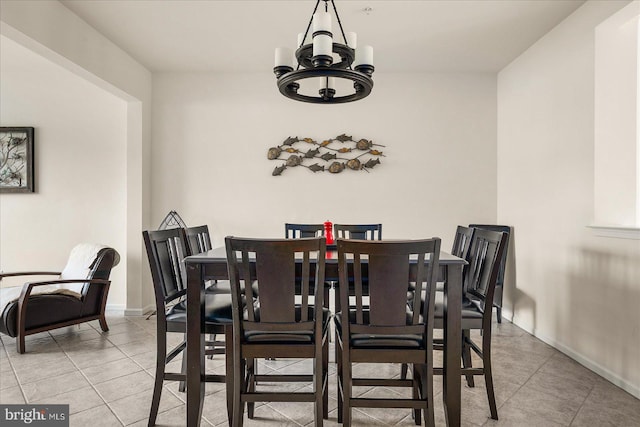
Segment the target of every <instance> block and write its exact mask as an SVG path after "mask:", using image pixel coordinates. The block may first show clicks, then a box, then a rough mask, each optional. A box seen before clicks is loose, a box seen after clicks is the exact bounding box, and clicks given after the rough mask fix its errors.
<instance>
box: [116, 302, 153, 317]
mask: <svg viewBox="0 0 640 427" xmlns="http://www.w3.org/2000/svg"><path fill="white" fill-rule="evenodd" d="M155 309H156V306H155V305H154V304H150V305H148V306H146V307H143V308H127V309H125V310H124V312H123V314H124V315H125V316H146V315H147V314H149V313H151V312H153V311H154V310H155Z"/></svg>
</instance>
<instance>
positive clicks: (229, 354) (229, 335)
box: [224, 325, 235, 425]
mask: <svg viewBox="0 0 640 427" xmlns="http://www.w3.org/2000/svg"><path fill="white" fill-rule="evenodd" d="M224 360H225V365H226V366H225V368H226V369H225V383H226V387H227V418H228V419H229V425H232V422H233V396H234V389H233V386H234V381H235V380H234V377H233V326H231V325H226V326H225V327H224ZM229 377H231V378H229Z"/></svg>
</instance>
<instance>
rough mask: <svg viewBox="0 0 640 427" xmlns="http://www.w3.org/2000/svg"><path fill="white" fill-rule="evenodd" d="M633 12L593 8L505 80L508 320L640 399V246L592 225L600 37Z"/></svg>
mask: <svg viewBox="0 0 640 427" xmlns="http://www.w3.org/2000/svg"><path fill="white" fill-rule="evenodd" d="M625 4H627V2H616V1H610V2H588V3H586V4H585V5H584V6H582V7H581V8H580V9H578V10H577V11H576V12H575V13H574V14H572V15H571V16H570V17H569V18H567V19H566V20H565V21H563V22H562V23H561V24H560V25H558V26H557V27H556V28H554V29H553V30H552V31H551V32H549V33H548V34H547V35H545V36H544V37H543V38H542V39H540V40H539V41H538V42H537V43H536V44H535V45H533V46H532V47H531V48H530V49H528V50H527V51H526V52H525V53H523V54H522V55H521V56H520V57H519V58H517V59H516V60H515V61H514V62H513V63H511V64H510V65H509V66H507V67H506V68H505V69H503V70H502V71H501V72H500V73H499V74H498V222H499V223H504V224H509V225H512V226H513V227H514V228H515V233H514V242H515V244H514V245H513V246H514V247H513V249H514V253H513V255H514V258H515V264H514V265H512V266H511V271H508V279H509V280H508V283H507V287H506V289H505V306H506V307H505V309H506V311H507V313H508V314H507V315H508V316H510V315H512V316H513V321H514V323H516V324H517V325H519V326H521V327H523V328H525V329H526V330H528V331H531V332H532V333H534V334H535V335H536V336H538V337H540V338H541V339H543V340H545V341H547V342H549V343H551V344H552V345H554V346H555V347H557V348H559V349H560V350H562V351H564V352H566V353H568V354H569V355H571V356H572V357H574V358H575V359H577V360H578V361H580V362H582V363H583V364H585V365H587V366H589V367H590V368H592V369H594V370H595V371H596V372H598V373H600V374H601V375H604V376H605V377H606V378H608V379H610V380H612V381H613V382H614V383H616V384H618V385H620V386H622V387H623V388H625V389H626V390H628V391H629V392H631V393H633V394H634V395H636V396H639V397H640V345H638V342H640V310H638V307H637V303H638V301H640V242H639V241H638V240H626V239H611V238H602V237H594V236H593V235H592V233H591V232H590V231H589V229H588V228H586V226H587V225H588V224H590V223H591V221H592V219H593V201H594V199H593V197H594V196H593V188H594V60H595V59H594V45H595V41H594V29H595V27H596V26H597V25H598V24H599V23H600V22H602V21H603V20H604V19H606V18H607V17H608V16H610V15H611V14H612V13H614V12H615V11H617V10H618V9H620V8H621V7H622V6H624V5H625ZM514 275H515V277H517V281H514V280H513V277H514Z"/></svg>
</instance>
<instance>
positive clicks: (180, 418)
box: [129, 405, 227, 427]
mask: <svg viewBox="0 0 640 427" xmlns="http://www.w3.org/2000/svg"><path fill="white" fill-rule="evenodd" d="M186 417H187V413H186V407H185V406H184V405H181V406H178V407H175V408H173V409H169V410H168V411H164V412H162V413H159V414H158V418H157V419H156V426H157V427H184V425H185V419H186ZM213 425H214V424H212V423H210V422H209V421H208V420H207V419H205V418H204V417H203V418H202V420H201V421H200V426H201V427H210V426H213ZM222 425H227V424H226V421H224V422H223V424H222ZM129 427H147V419H146V418H145V419H144V420H141V421H138V422H136V423H133V424H129Z"/></svg>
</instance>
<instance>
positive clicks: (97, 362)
mask: <svg viewBox="0 0 640 427" xmlns="http://www.w3.org/2000/svg"><path fill="white" fill-rule="evenodd" d="M109 344H110V346H109V347H106V348H103V349H91V350H84V351H83V350H77V351H75V352H73V353H67V354H68V356H69V358H70V359H71V361H72V362H73V363H75V365H76V366H77V367H78V368H79V369H85V368H89V367H92V366H102V365H103V364H105V363H108V362H112V361H114V360H122V359H125V358H126V357H127V356H126V355H125V354H124V353H123V352H122V351H120V349H119V348H117V347H113V346H112V345H111V343H109Z"/></svg>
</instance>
